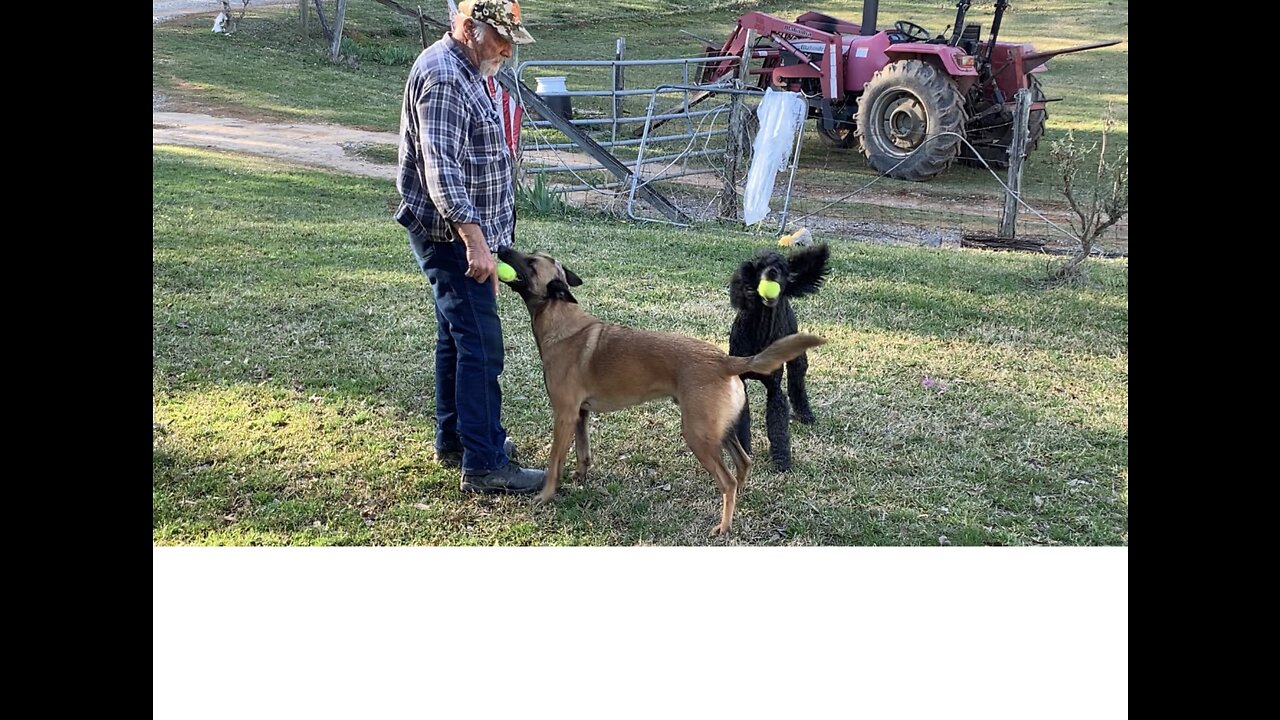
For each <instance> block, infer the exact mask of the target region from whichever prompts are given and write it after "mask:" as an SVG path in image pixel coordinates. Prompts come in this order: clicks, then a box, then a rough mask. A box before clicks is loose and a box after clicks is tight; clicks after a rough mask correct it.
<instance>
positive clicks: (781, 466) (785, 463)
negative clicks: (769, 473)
mask: <svg viewBox="0 0 1280 720" xmlns="http://www.w3.org/2000/svg"><path fill="white" fill-rule="evenodd" d="M772 460H773V469H774V471H775V472H786V471H788V470H790V469H791V458H789V457H775V458H772Z"/></svg>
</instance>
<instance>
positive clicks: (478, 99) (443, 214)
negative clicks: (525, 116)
mask: <svg viewBox="0 0 1280 720" xmlns="http://www.w3.org/2000/svg"><path fill="white" fill-rule="evenodd" d="M398 154H399V161H400V174H399V175H398V177H397V178H396V189H397V190H399V191H400V197H401V201H400V207H399V208H398V209H397V210H396V214H395V218H396V221H397V222H399V223H400V224H401V225H403V226H404V227H406V228H408V229H409V231H410V232H413V233H414V234H417V235H421V236H423V237H427V238H430V239H431V240H434V241H436V242H452V241H453V240H454V239H455V238H454V233H453V228H452V227H450V223H476V224H478V225H479V226H480V229H481V230H482V231H483V232H484V239H485V242H486V243H487V244H488V246H489V249H490V250H493V251H495V252H496V251H497V250H499V249H501V248H504V247H508V246H510V245H511V241H512V234H513V233H514V232H515V192H514V188H513V184H514V180H513V176H512V172H511V157H510V155H509V154H508V153H507V148H506V145H504V144H503V141H502V121H501V119H500V118H499V117H498V111H497V108H496V107H495V106H494V103H493V99H492V98H491V97H489V92H488V90H487V89H486V88H485V83H484V78H483V77H482V76H481V75H480V73H479V71H477V69H476V67H475V66H474V65H472V64H471V60H470V59H468V58H467V57H466V56H465V55H463V52H462V46H460V45H459V44H458V43H457V42H456V41H455V40H454V39H453V38H451V37H449V36H448V35H445V36H444V37H443V38H441V39H440V40H438V41H437V42H435V43H434V44H432V45H431V47H429V48H427V49H425V50H423V51H422V53H421V54H419V55H418V59H417V60H416V61H415V62H414V63H413V68H412V69H411V70H410V71H409V79H408V81H407V82H406V83H405V90H404V103H403V105H402V106H401V109H400V150H399V153H398Z"/></svg>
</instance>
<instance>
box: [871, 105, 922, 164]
mask: <svg viewBox="0 0 1280 720" xmlns="http://www.w3.org/2000/svg"><path fill="white" fill-rule="evenodd" d="M881 117H882V118H884V123H883V125H884V134H885V139H886V140H888V141H889V143H890V144H892V145H893V146H894V147H895V148H897V149H899V150H901V151H903V152H904V153H908V152H911V151H912V150H915V149H916V148H917V147H919V146H920V143H921V142H923V141H924V138H925V135H927V134H928V131H929V120H928V117H927V116H926V115H925V112H924V108H923V107H921V105H920V102H919V101H918V100H917V99H916V97H915V96H914V95H910V94H908V93H899V94H897V95H895V96H893V97H892V98H888V101H887V102H886V104H885V109H884V112H883V113H882V114H881Z"/></svg>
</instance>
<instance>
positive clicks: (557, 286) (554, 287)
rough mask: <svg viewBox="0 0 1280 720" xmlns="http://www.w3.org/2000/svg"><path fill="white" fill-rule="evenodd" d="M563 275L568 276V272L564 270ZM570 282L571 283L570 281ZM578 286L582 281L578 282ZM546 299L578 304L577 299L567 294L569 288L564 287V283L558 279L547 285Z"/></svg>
mask: <svg viewBox="0 0 1280 720" xmlns="http://www.w3.org/2000/svg"><path fill="white" fill-rule="evenodd" d="M565 274H566V275H568V274H569V271H568V270H565ZM572 277H573V278H577V277H578V276H577V275H573V276H572ZM570 282H572V280H571V281H570ZM578 284H579V285H581V284H582V281H581V280H578ZM547 299H548V300H567V301H569V302H571V303H573V304H575V305H576V304H578V298H576V297H574V296H573V293H571V292H569V286H568V285H565V284H564V281H563V280H561V279H560V278H556V279H555V280H552V281H551V282H549V283H547Z"/></svg>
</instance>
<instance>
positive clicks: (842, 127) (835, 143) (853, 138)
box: [818, 118, 858, 148]
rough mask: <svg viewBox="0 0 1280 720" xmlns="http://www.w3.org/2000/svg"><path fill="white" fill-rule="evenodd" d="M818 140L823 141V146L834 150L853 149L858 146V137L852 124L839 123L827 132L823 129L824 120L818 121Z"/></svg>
mask: <svg viewBox="0 0 1280 720" xmlns="http://www.w3.org/2000/svg"><path fill="white" fill-rule="evenodd" d="M818 138H819V139H821V140H822V144H823V145H826V146H827V147H833V148H851V147H855V146H857V144H858V137H857V135H856V133H855V132H854V126H853V123H852V122H849V123H838V124H837V125H836V127H833V128H831V129H830V130H827V129H825V128H823V127H822V119H821V118H819V119H818Z"/></svg>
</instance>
